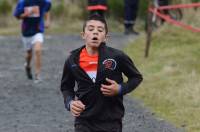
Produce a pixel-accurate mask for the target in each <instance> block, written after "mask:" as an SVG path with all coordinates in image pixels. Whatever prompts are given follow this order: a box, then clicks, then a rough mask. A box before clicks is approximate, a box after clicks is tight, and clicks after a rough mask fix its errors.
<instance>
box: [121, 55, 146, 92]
mask: <svg viewBox="0 0 200 132" xmlns="http://www.w3.org/2000/svg"><path fill="white" fill-rule="evenodd" d="M119 65H120V69H121V71H122V72H123V74H124V75H125V76H126V77H127V78H128V81H127V82H125V83H124V82H123V83H122V84H121V89H120V94H122V95H125V94H127V93H129V92H131V91H132V90H134V89H135V88H136V87H137V86H138V85H139V84H140V83H141V82H142V80H143V77H142V75H141V74H140V72H139V71H138V69H137V68H136V67H135V65H134V63H133V61H132V60H131V59H130V58H129V57H128V56H127V55H126V54H124V53H122V54H121V56H120V63H119Z"/></svg>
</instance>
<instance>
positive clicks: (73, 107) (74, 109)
mask: <svg viewBox="0 0 200 132" xmlns="http://www.w3.org/2000/svg"><path fill="white" fill-rule="evenodd" d="M84 109H85V105H84V104H83V103H82V102H81V101H80V100H73V101H71V103H70V111H71V113H72V115H73V116H75V117H78V116H80V114H81V112H82V111H83V110H84Z"/></svg>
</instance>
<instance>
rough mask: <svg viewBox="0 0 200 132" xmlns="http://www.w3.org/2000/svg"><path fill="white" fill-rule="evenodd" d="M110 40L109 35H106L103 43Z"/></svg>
mask: <svg viewBox="0 0 200 132" xmlns="http://www.w3.org/2000/svg"><path fill="white" fill-rule="evenodd" d="M109 38H110V35H108V34H106V37H105V39H104V42H106V41H108V39H109Z"/></svg>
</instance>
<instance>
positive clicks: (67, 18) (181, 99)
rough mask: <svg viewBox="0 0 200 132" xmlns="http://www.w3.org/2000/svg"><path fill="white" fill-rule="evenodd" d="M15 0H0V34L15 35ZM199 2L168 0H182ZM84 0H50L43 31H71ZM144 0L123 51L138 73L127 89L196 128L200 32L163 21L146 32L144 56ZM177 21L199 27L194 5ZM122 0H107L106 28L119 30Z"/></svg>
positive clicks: (199, 121) (159, 112)
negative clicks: (148, 34) (138, 83)
mask: <svg viewBox="0 0 200 132" xmlns="http://www.w3.org/2000/svg"><path fill="white" fill-rule="evenodd" d="M16 2H17V0H0V35H5V36H10V35H19V34H20V21H18V20H16V19H15V18H14V17H13V15H12V14H13V9H14V7H15V5H16ZM192 2H200V1H199V0H173V1H172V3H173V4H182V3H184V4H187V3H192ZM86 6H87V1H86V0H52V10H51V18H52V21H51V28H50V29H48V30H47V31H46V32H47V34H51V35H53V34H56V35H57V34H77V33H79V32H81V30H82V22H83V19H84V18H85V17H86V16H87V14H88V12H87V10H86ZM147 7H148V0H140V6H139V13H138V18H137V22H136V29H137V30H138V31H139V32H141V34H140V35H139V36H138V37H137V39H134V41H131V42H127V43H129V45H128V46H127V47H125V49H124V51H125V52H126V53H128V54H129V55H130V56H131V57H132V58H133V60H134V62H135V63H136V65H137V67H139V69H140V70H141V72H142V73H143V75H144V82H143V83H142V85H141V86H140V88H138V89H136V91H135V92H133V93H132V95H134V96H135V97H136V98H138V99H140V100H143V102H144V105H145V106H148V107H149V108H151V110H152V111H154V112H155V116H159V117H162V118H164V119H165V120H167V121H169V122H171V123H173V124H174V125H175V126H177V127H183V128H185V130H186V131H187V132H199V131H200V96H199V94H200V61H199V59H200V35H199V33H194V32H191V31H188V30H185V29H182V28H180V27H176V26H174V25H170V24H167V23H165V24H164V25H163V26H162V27H160V28H159V29H158V30H156V31H154V33H153V36H152V45H151V48H150V55H149V58H148V59H146V58H144V48H145V42H146V41H145V39H146V38H145V37H146V36H145V31H144V28H145V21H146V16H147ZM182 12H183V18H182V20H181V21H182V22H184V23H187V24H189V25H191V26H194V27H198V28H199V27H200V8H196V9H194V8H189V9H182ZM123 15H124V2H123V0H108V11H107V12H106V18H107V20H108V24H109V29H110V31H111V32H123V31H124V29H123V28H124V27H123V21H124V19H123Z"/></svg>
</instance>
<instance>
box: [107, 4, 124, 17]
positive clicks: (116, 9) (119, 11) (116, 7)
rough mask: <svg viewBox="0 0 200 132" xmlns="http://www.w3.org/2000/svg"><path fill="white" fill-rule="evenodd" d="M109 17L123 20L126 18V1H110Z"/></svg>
mask: <svg viewBox="0 0 200 132" xmlns="http://www.w3.org/2000/svg"><path fill="white" fill-rule="evenodd" d="M108 12H109V16H113V17H115V18H123V16H124V0H108Z"/></svg>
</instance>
